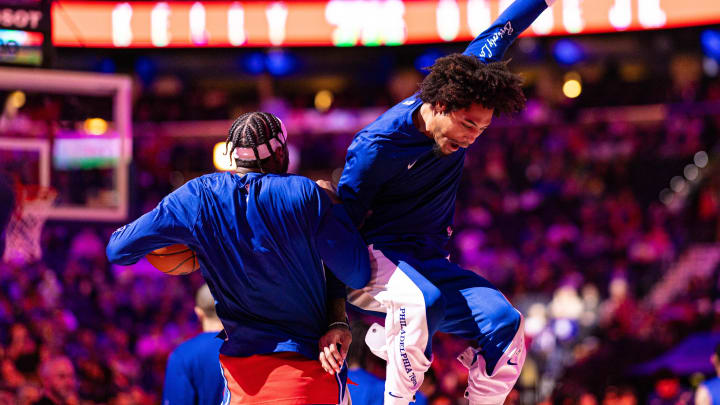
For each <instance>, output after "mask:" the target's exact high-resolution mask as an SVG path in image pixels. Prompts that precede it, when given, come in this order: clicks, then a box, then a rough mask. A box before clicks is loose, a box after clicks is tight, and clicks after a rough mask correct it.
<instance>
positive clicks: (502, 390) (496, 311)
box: [348, 245, 525, 405]
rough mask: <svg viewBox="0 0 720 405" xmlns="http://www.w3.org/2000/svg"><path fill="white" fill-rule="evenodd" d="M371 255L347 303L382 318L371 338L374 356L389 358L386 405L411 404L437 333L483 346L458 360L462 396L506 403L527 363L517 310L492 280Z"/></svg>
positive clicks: (387, 253) (447, 266) (397, 256)
mask: <svg viewBox="0 0 720 405" xmlns="http://www.w3.org/2000/svg"><path fill="white" fill-rule="evenodd" d="M369 250H370V255H371V265H372V275H371V279H370V283H368V285H367V286H366V287H365V288H363V289H361V290H350V292H349V293H348V302H349V303H350V304H352V305H354V306H356V307H358V308H360V309H362V310H366V311H372V312H377V313H385V327H384V328H382V327H380V326H379V325H373V326H372V327H371V328H370V329H369V331H368V335H367V336H366V342H367V344H368V346H369V347H370V349H371V350H372V351H373V353H375V354H376V355H378V356H380V357H383V358H385V359H386V360H387V373H386V381H385V404H403V405H406V404H407V403H409V402H412V401H413V400H414V394H415V392H416V391H417V390H418V389H419V388H420V385H421V384H422V381H423V376H424V373H425V371H427V370H428V368H430V363H431V355H432V348H431V343H432V336H433V334H434V333H435V332H436V331H438V330H441V331H443V332H447V333H451V334H456V335H459V336H462V337H464V338H468V339H476V340H478V343H479V345H480V348H479V349H473V348H468V349H466V350H465V352H463V354H461V356H460V357H458V359H459V360H460V361H461V362H462V363H463V364H464V365H466V366H467V367H468V369H469V381H468V390H467V391H466V394H465V396H466V397H467V398H468V399H469V400H470V402H471V404H496V403H502V402H503V401H504V399H505V397H506V396H507V395H508V394H509V393H510V390H511V389H512V387H513V385H514V384H515V381H516V380H517V378H518V377H519V375H520V370H521V369H522V364H523V362H524V360H525V347H524V340H523V333H522V331H523V328H522V326H523V324H522V316H521V315H520V313H519V312H518V311H517V310H516V309H515V308H513V307H512V305H510V303H509V302H508V301H507V299H505V297H504V296H503V295H502V294H501V293H500V292H499V291H498V290H497V289H496V288H495V287H494V286H492V284H490V283H489V282H488V281H487V280H485V279H484V278H482V277H480V276H478V275H477V274H475V273H473V272H470V271H468V270H464V269H461V268H459V267H458V266H457V265H455V264H452V263H450V262H449V261H448V260H447V259H445V258H434V259H430V260H417V259H414V258H413V257H412V256H409V255H406V254H403V253H398V252H394V251H391V250H389V249H382V251H380V250H378V249H375V248H373V246H372V245H371V246H370V247H369ZM463 359H465V360H463Z"/></svg>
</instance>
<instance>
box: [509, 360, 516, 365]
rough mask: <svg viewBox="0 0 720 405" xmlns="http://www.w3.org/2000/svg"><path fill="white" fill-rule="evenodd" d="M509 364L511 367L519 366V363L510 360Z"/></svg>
mask: <svg viewBox="0 0 720 405" xmlns="http://www.w3.org/2000/svg"><path fill="white" fill-rule="evenodd" d="M507 364H509V365H511V366H517V365H518V364H517V363H513V362H512V360H508V363H507Z"/></svg>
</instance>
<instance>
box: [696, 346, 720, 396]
mask: <svg viewBox="0 0 720 405" xmlns="http://www.w3.org/2000/svg"><path fill="white" fill-rule="evenodd" d="M710 363H712V365H713V368H714V369H715V377H714V378H711V379H709V380H707V381H705V382H703V383H702V384H700V385H699V386H698V388H697V391H695V405H717V404H720V344H718V345H717V346H715V352H714V353H713V354H712V356H710Z"/></svg>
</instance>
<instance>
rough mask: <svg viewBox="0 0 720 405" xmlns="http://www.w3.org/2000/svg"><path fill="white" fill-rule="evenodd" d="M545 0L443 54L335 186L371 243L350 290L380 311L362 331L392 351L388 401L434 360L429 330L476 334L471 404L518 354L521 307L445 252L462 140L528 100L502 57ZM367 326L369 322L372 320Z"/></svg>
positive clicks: (356, 301)
mask: <svg viewBox="0 0 720 405" xmlns="http://www.w3.org/2000/svg"><path fill="white" fill-rule="evenodd" d="M550 3H551V0H547V3H546V1H544V0H516V1H515V2H514V3H513V4H511V5H510V6H509V7H508V8H507V9H506V10H505V11H504V12H503V13H502V15H500V17H499V18H498V19H497V20H496V21H495V22H494V23H493V24H492V25H491V26H490V27H489V28H488V29H487V30H486V31H485V32H483V33H482V34H480V35H479V36H478V37H477V38H475V39H474V40H473V41H472V42H471V43H470V45H469V46H468V48H467V49H466V50H465V52H463V53H462V54H453V55H449V56H446V57H443V58H440V59H438V60H437V61H436V62H435V63H434V65H433V66H432V67H431V68H430V73H429V74H428V75H427V77H426V78H425V79H424V81H423V82H422V84H421V85H420V91H419V92H418V93H416V94H415V95H413V96H411V97H410V98H408V99H406V100H404V101H402V102H400V103H399V104H398V105H396V106H394V107H392V108H391V109H390V110H388V111H387V112H385V113H384V114H383V115H382V116H380V117H379V118H378V119H377V120H375V122H373V123H371V124H370V125H368V126H367V127H365V128H364V129H362V130H361V131H360V132H359V133H358V134H357V135H355V138H354V139H353V141H352V144H351V145H350V147H349V148H348V151H347V156H346V162H345V168H344V171H343V174H342V176H341V178H340V182H339V185H338V190H337V192H338V195H339V197H340V199H341V200H342V202H343V204H344V206H345V209H346V210H347V211H348V213H349V214H350V217H351V218H352V219H353V221H354V222H355V224H356V225H357V226H359V227H360V230H361V232H362V234H363V236H364V237H365V241H366V242H367V243H368V244H369V245H370V246H369V249H370V253H371V264H372V277H371V281H370V283H369V284H368V285H367V286H366V287H365V288H363V289H358V290H352V291H351V292H350V293H349V294H348V302H350V303H351V304H353V305H355V306H356V307H358V308H360V309H362V310H365V311H370V312H374V313H378V314H382V315H383V316H384V317H385V326H384V328H383V327H382V326H380V325H374V327H372V328H370V333H369V334H368V335H367V337H366V342H367V343H368V346H370V348H371V350H373V352H374V353H376V354H377V355H379V356H381V357H384V358H386V360H387V362H388V363H387V374H386V375H387V379H386V383H385V399H384V401H385V403H386V404H408V402H411V401H412V400H413V395H414V393H415V392H416V391H417V390H418V388H419V387H420V384H421V383H422V381H423V374H424V373H425V371H426V370H427V369H428V368H429V367H430V363H431V361H432V348H431V341H432V336H433V334H434V333H435V332H436V331H443V332H448V333H451V334H454V335H458V336H462V337H464V338H467V339H472V340H476V341H477V342H478V347H476V348H473V347H468V348H467V349H466V350H465V351H464V352H463V353H461V354H460V356H459V357H458V359H459V360H460V361H461V362H462V363H463V364H464V365H465V366H467V367H468V369H469V381H468V389H467V390H466V391H465V397H466V398H468V400H469V401H470V404H501V403H503V401H504V400H505V398H506V397H507V395H508V394H509V393H510V390H511V389H512V387H513V385H514V384H515V381H516V380H517V378H518V376H519V374H520V370H521V369H522V365H523V362H524V359H525V347H524V341H523V317H522V315H521V314H520V312H519V311H517V310H516V309H515V308H513V306H512V305H511V304H510V303H509V302H508V300H507V299H506V298H505V296H503V294H502V293H501V292H500V291H498V290H497V288H495V287H494V286H493V285H492V284H491V283H490V282H488V281H487V280H485V279H484V278H483V277H481V276H479V275H477V274H475V273H473V272H471V271H469V270H465V269H462V268H460V267H459V266H457V265H456V264H454V263H452V262H450V261H449V260H448V258H447V257H448V252H447V250H446V249H445V245H446V244H447V242H448V240H449V238H450V235H451V232H452V223H453V213H454V210H455V195H456V192H457V190H458V187H459V186H460V177H461V174H462V168H463V163H464V161H465V153H466V148H467V147H468V146H470V145H471V144H472V143H473V142H474V141H475V140H476V139H477V138H478V136H480V134H482V132H483V131H484V130H485V129H486V128H487V127H488V126H489V125H490V122H491V120H492V117H493V116H495V115H499V114H508V113H514V112H517V111H520V110H521V109H523V108H524V105H525V97H524V95H523V92H522V88H521V84H522V82H521V79H520V77H519V76H518V75H516V74H514V73H512V72H511V71H510V70H509V69H508V66H507V63H505V62H500V61H499V60H500V58H501V57H502V55H503V53H504V52H505V50H506V49H507V47H508V46H509V45H510V44H511V43H512V42H513V41H514V39H515V38H517V36H518V35H519V34H520V33H521V32H522V31H524V30H525V29H526V28H527V27H529V26H530V24H531V23H532V22H533V21H534V20H535V18H537V17H538V16H539V15H540V14H541V13H542V12H543V11H544V10H545V9H547V7H548V6H549V4H550ZM373 331H374V332H373Z"/></svg>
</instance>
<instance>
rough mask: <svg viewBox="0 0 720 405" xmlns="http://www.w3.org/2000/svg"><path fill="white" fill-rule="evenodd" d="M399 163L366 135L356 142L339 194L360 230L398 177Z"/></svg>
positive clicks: (343, 174)
mask: <svg viewBox="0 0 720 405" xmlns="http://www.w3.org/2000/svg"><path fill="white" fill-rule="evenodd" d="M396 161H397V159H393V157H392V156H388V152H387V151H386V150H385V149H383V146H382V145H381V144H380V143H379V142H378V141H373V140H371V139H370V138H369V137H368V136H366V135H365V134H359V135H357V136H355V139H353V141H352V143H351V144H350V147H349V148H348V151H347V156H346V158H345V167H344V168H343V172H342V176H341V177H340V182H339V183H338V191H337V192H338V197H340V200H342V203H343V206H344V207H345V210H346V211H347V213H348V215H349V216H350V219H351V220H352V221H353V223H354V224H355V226H356V227H358V228H359V227H361V226H362V224H363V222H364V221H365V218H367V216H368V215H369V212H370V209H371V207H372V203H373V200H374V199H375V196H376V195H377V194H378V192H379V191H380V188H381V187H382V186H383V184H385V182H386V181H387V180H388V179H389V178H390V176H391V175H392V173H394V169H393V163H395V162H396Z"/></svg>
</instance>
